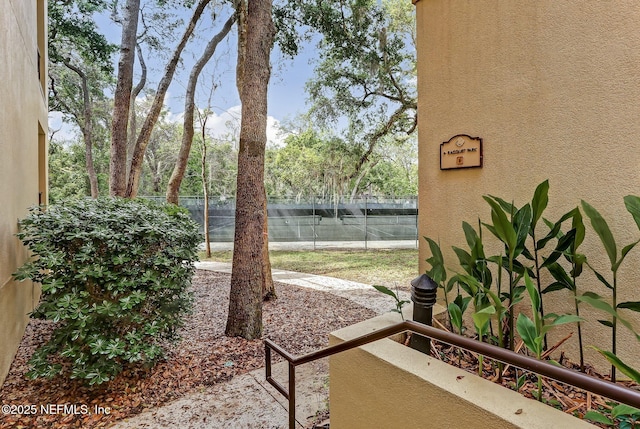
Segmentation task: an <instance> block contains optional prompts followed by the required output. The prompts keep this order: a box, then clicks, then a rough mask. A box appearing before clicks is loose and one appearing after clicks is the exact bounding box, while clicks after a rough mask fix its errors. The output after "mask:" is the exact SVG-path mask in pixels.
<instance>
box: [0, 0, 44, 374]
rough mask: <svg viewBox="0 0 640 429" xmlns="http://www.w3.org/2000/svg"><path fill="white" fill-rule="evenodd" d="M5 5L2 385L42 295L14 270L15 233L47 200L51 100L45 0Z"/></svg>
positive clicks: (0, 125)
mask: <svg viewBox="0 0 640 429" xmlns="http://www.w3.org/2000/svg"><path fill="white" fill-rule="evenodd" d="M0 7H1V8H2V13H0V55H1V57H2V61H0V77H1V79H0V345H1V347H0V385H1V384H2V383H3V382H4V378H5V376H6V373H7V371H8V369H9V366H10V365H11V361H12V360H13V356H14V354H15V352H16V349H17V346H18V344H19V342H20V338H21V337H22V334H23V332H24V328H25V326H26V324H27V321H28V317H27V313H29V312H30V311H31V310H32V309H33V307H34V305H35V304H36V303H37V300H38V297H39V290H38V288H36V287H35V286H33V285H32V284H30V283H27V282H25V283H16V282H14V281H13V280H12V276H11V274H12V273H13V272H15V270H16V269H17V268H18V267H19V266H20V265H22V264H23V262H24V261H25V260H26V258H27V252H26V250H25V248H24V247H23V246H22V244H21V243H20V241H19V240H18V239H17V238H16V237H15V234H16V232H17V227H18V224H17V222H18V219H19V218H22V217H24V216H25V215H26V214H27V209H28V208H29V207H30V206H33V205H37V204H38V202H39V193H40V192H42V193H43V195H42V198H43V200H44V201H46V151H47V147H46V132H47V104H46V98H45V96H44V94H45V92H44V91H43V89H42V82H45V80H44V79H42V80H39V78H38V67H37V62H38V55H37V52H38V47H40V52H41V56H42V57H43V58H46V44H45V43H44V41H45V35H46V22H45V19H44V17H45V12H46V1H45V0H38V1H24V0H0ZM38 20H39V22H38ZM39 31H40V33H39ZM39 35H40V37H38V36H39ZM38 39H39V40H38ZM45 64H46V61H44V60H42V61H41V74H44V76H46V69H45V68H43V66H44V65H45Z"/></svg>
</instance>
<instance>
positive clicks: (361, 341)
mask: <svg viewBox="0 0 640 429" xmlns="http://www.w3.org/2000/svg"><path fill="white" fill-rule="evenodd" d="M405 331H411V332H415V333H418V334H422V335H425V336H427V337H429V338H432V339H435V340H438V341H441V342H443V343H447V344H450V345H452V346H456V347H460V348H462V349H465V350H468V351H472V352H475V353H479V354H482V355H484V356H488V357H490V358H493V359H495V360H498V361H500V362H504V363H506V364H509V365H512V366H515V367H518V368H521V369H525V370H528V371H531V372H534V373H536V374H540V375H542V376H544V377H547V378H552V379H554V380H557V381H560V382H563V383H567V384H570V385H573V386H575V387H578V388H580V389H584V390H586V391H589V392H592V393H595V394H597V395H601V396H604V397H606V398H609V399H612V400H614V401H617V402H621V403H623V404H627V405H629V406H632V407H635V408H640V391H637V390H633V389H629V388H627V387H624V386H621V385H618V384H615V383H612V382H610V381H606V380H600V379H598V378H595V377H592V376H589V375H586V374H584V373H581V372H576V371H573V370H570V369H567V368H564V367H561V366H556V365H552V364H550V363H547V362H545V361H541V360H537V359H534V358H530V357H528V356H524V355H521V354H518V353H515V352H513V351H511V350H508V349H503V348H501V347H497V346H494V345H492V344H488V343H483V342H480V341H476V340H473V339H471V338H467V337H464V336H461V335H457V334H453V333H451V332H447V331H443V330H440V329H436V328H434V327H432V326H428V325H424V324H422V323H418V322H414V321H411V320H405V321H404V322H400V323H396V324H395V325H391V326H388V327H386V328H382V329H380V330H377V331H374V332H371V333H369V334H365V335H362V336H360V337H357V338H353V339H351V340H347V341H345V342H343V343H340V344H336V345H334V346H330V347H326V348H324V349H321V350H317V351H315V352H312V353H309V354H306V355H303V356H294V355H292V354H291V353H289V352H287V351H286V350H284V349H283V348H282V347H280V346H279V345H277V344H275V343H274V342H273V341H271V340H269V339H266V340H265V341H264V346H265V370H266V378H267V381H268V382H269V384H271V385H272V386H273V387H275V388H276V390H277V391H278V392H280V393H281V394H282V395H283V396H284V397H285V398H286V399H288V400H289V428H290V429H294V428H295V423H296V418H295V406H296V400H295V382H296V376H295V368H296V366H298V365H302V364H305V363H309V362H312V361H315V360H318V359H322V358H325V357H329V356H331V355H334V354H336V353H340V352H344V351H347V350H350V349H353V348H356V347H360V346H363V345H365V344H369V343H372V342H374V341H378V340H381V339H384V338H387V337H389V336H391V335H396V334H400V333H402V332H405ZM271 350H273V351H275V352H276V353H277V354H279V355H280V356H282V357H283V358H284V359H285V360H286V361H287V362H288V364H289V390H288V391H287V389H286V388H285V387H284V386H283V385H282V384H280V383H278V382H277V381H276V380H274V379H273V378H272V377H271Z"/></svg>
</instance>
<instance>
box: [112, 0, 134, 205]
mask: <svg viewBox="0 0 640 429" xmlns="http://www.w3.org/2000/svg"><path fill="white" fill-rule="evenodd" d="M139 12H140V0H127V3H126V6H125V12H124V17H123V24H122V41H121V43H120V60H119V61H118V79H117V82H116V91H115V94H114V97H113V123H112V125H111V160H110V162H109V193H110V194H111V195H112V196H119V197H124V196H125V192H126V186H127V125H128V122H129V105H130V100H131V87H132V85H133V63H134V60H135V47H136V33H137V31H138V14H139Z"/></svg>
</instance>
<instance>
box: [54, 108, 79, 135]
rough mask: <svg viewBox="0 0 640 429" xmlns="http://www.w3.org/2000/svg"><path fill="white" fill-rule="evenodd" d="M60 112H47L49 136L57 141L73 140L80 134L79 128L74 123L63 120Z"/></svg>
mask: <svg viewBox="0 0 640 429" xmlns="http://www.w3.org/2000/svg"><path fill="white" fill-rule="evenodd" d="M62 118H63V115H62V113H61V112H49V136H51V135H53V140H54V141H57V142H69V141H75V140H76V139H77V137H78V136H79V135H80V130H79V129H78V127H77V126H76V125H74V124H70V123H68V122H64V121H63V120H62Z"/></svg>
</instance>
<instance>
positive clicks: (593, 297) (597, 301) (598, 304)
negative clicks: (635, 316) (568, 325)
mask: <svg viewBox="0 0 640 429" xmlns="http://www.w3.org/2000/svg"><path fill="white" fill-rule="evenodd" d="M576 299H577V300H578V301H581V302H586V303H587V304H589V305H591V306H592V307H594V308H597V309H598V310H602V311H604V312H606V313H608V314H610V315H611V316H613V317H615V318H616V319H618V322H620V323H622V324H623V325H624V326H625V327H626V328H627V329H629V330H630V331H631V332H633V333H634V335H635V336H636V338H637V339H638V341H640V335H638V333H637V332H636V331H635V329H634V328H633V325H632V324H631V323H629V321H627V320H626V319H624V318H622V317H620V314H619V313H618V312H617V311H616V310H615V309H614V308H613V307H612V306H611V305H610V304H609V303H608V302H605V301H604V300H603V298H602V297H601V296H600V295H598V294H595V293H593V292H585V293H584V294H582V296H578V297H576ZM598 322H600V323H602V324H603V325H605V326H611V327H613V325H612V324H608V323H610V322H608V321H603V320H598Z"/></svg>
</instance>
